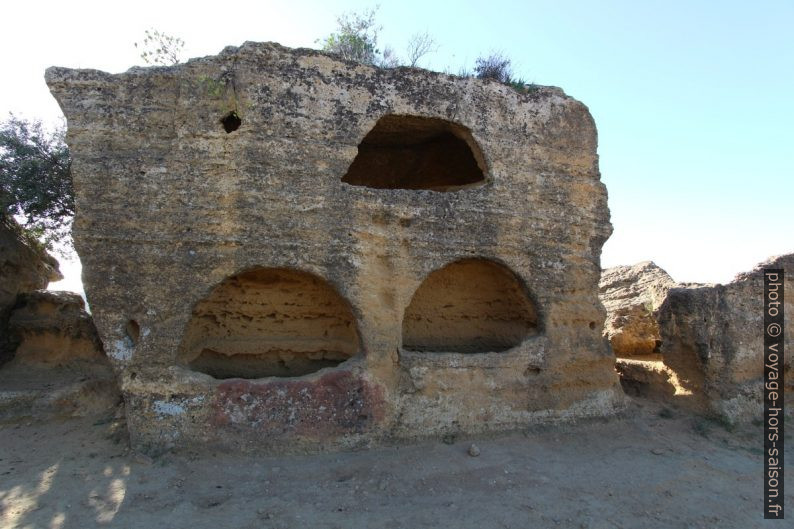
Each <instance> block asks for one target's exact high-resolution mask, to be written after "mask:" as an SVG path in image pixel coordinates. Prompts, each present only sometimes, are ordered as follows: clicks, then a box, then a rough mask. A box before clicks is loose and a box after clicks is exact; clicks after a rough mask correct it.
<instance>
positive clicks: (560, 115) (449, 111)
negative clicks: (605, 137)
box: [46, 43, 623, 450]
mask: <svg viewBox="0 0 794 529" xmlns="http://www.w3.org/2000/svg"><path fill="white" fill-rule="evenodd" d="M46 79H47V83H48V84H49V86H50V89H51V91H52V93H53V94H54V95H55V97H56V99H57V100H58V101H59V103H60V105H61V107H62V109H63V110H64V113H65V114H66V116H67V118H68V123H69V132H68V136H67V141H68V143H69V146H70V149H71V153H72V155H73V157H74V161H73V165H72V168H73V173H74V184H75V191H76V200H77V211H78V216H77V218H76V221H75V228H74V236H75V244H76V247H77V249H78V251H79V253H80V256H81V260H82V262H83V278H84V282H85V288H86V292H87V295H88V299H89V300H90V303H91V307H92V309H93V313H94V317H95V321H96V325H97V328H98V330H99V333H100V336H101V337H102V340H103V342H104V344H105V347H106V350H107V352H108V355H109V356H110V358H111V359H112V361H113V363H114V365H115V367H116V369H117V370H118V372H119V374H120V377H121V380H122V384H123V392H124V396H125V399H126V403H127V412H128V422H129V428H130V431H131V437H132V442H133V444H134V445H135V446H136V447H138V448H140V449H147V448H149V449H152V450H157V449H162V448H167V447H170V446H184V445H190V444H193V443H197V442H202V443H211V444H217V445H222V446H226V447H239V448H246V449H263V448H266V449H278V450H284V449H295V450H299V449H304V448H309V447H310V448H317V447H321V446H322V447H329V446H337V447H339V446H352V445H360V444H362V443H369V442H371V441H373V440H377V439H380V438H384V437H402V438H411V437H416V436H424V435H441V434H446V433H459V432H477V431H484V430H496V429H508V428H515V427H520V426H522V425H526V424H528V423H531V422H536V421H543V420H562V419H570V418H575V417H581V416H588V415H605V414H609V413H612V412H613V411H614V410H615V408H616V407H619V406H620V405H621V404H622V402H623V399H622V394H621V391H620V388H619V385H618V383H617V377H616V375H615V372H614V367H613V357H612V355H611V354H610V353H609V351H608V349H607V347H606V343H605V341H604V340H603V339H602V337H601V328H602V322H603V320H604V311H603V308H602V307H601V305H600V303H599V302H598V298H597V295H598V278H599V275H600V266H599V254H600V251H601V246H602V244H603V242H604V241H605V240H606V238H607V237H608V236H609V234H610V232H611V226H610V224H609V211H608V209H607V205H606V191H605V188H604V185H603V184H602V183H601V182H600V179H599V171H598V159H597V155H596V129H595V125H594V123H593V120H592V118H591V116H590V114H589V112H588V110H587V108H586V107H585V106H584V105H582V104H581V103H579V102H578V101H575V100H574V99H572V98H570V97H568V96H566V95H565V94H564V93H563V92H562V91H561V90H560V89H557V88H552V87H541V88H539V89H538V90H537V91H535V92H533V93H531V94H519V93H517V92H516V91H514V90H513V89H511V88H510V87H508V86H505V85H502V84H499V83H496V82H491V81H482V80H477V79H465V78H458V77H454V76H449V75H444V74H440V73H433V72H428V71H423V70H418V69H411V68H396V69H378V68H372V67H368V66H364V65H360V64H355V63H351V62H344V61H340V60H338V59H337V58H335V57H333V56H331V55H327V54H324V53H320V52H317V51H313V50H290V49H287V48H284V47H281V46H279V45H276V44H255V43H246V44H244V45H243V46H241V47H239V48H227V49H225V50H224V51H223V52H222V53H221V54H220V55H218V56H215V57H207V58H203V59H196V60H191V61H189V62H187V63H186V64H181V65H177V66H173V67H167V68H145V69H144V68H134V69H131V70H129V71H128V72H126V73H123V74H118V75H111V74H107V73H103V72H99V71H95V70H69V69H64V68H50V69H49V70H48V71H47V75H46Z"/></svg>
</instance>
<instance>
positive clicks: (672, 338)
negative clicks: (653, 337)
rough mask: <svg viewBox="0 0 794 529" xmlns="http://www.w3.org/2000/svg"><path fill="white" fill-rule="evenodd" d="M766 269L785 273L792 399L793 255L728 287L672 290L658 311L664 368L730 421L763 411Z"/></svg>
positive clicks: (786, 346)
mask: <svg viewBox="0 0 794 529" xmlns="http://www.w3.org/2000/svg"><path fill="white" fill-rule="evenodd" d="M764 268H782V269H784V270H785V274H786V282H785V291H786V294H787V297H786V305H785V311H786V321H787V325H785V326H784V349H785V355H786V356H785V365H786V378H787V383H788V384H789V386H788V388H787V391H788V395H789V396H790V395H791V394H792V393H791V390H792V389H794V388H792V387H791V383H792V379H791V354H792V352H791V347H792V337H794V326H792V325H790V324H788V322H789V321H790V317H791V316H790V315H791V314H794V296H792V295H790V294H789V293H791V292H794V254H789V255H784V256H781V257H777V258H773V259H770V260H769V261H767V262H765V263H761V264H759V265H758V266H757V267H756V268H755V269H754V270H752V271H750V272H747V273H743V274H740V275H738V276H737V277H736V279H735V280H734V281H732V282H731V283H728V284H727V285H688V286H678V287H675V288H672V289H670V291H669V292H668V294H667V299H666V300H665V302H664V303H663V304H662V306H661V307H660V309H659V313H658V321H659V327H660V331H661V337H662V354H663V357H664V362H665V364H667V365H668V366H669V367H670V368H672V369H673V370H674V371H675V372H676V373H677V374H678V377H679V380H680V381H681V383H682V384H683V386H684V387H685V388H686V389H687V390H689V391H691V392H692V393H693V395H694V396H695V397H696V398H702V399H704V400H705V402H706V404H707V405H708V406H709V408H710V409H711V410H712V411H713V412H715V413H717V414H719V415H721V416H722V417H723V418H724V419H726V420H728V421H731V422H738V421H747V420H752V419H756V418H760V417H761V414H762V411H763V387H762V378H763V368H764V364H763V359H764V356H763V354H764V343H763V317H764V315H763V307H764V305H763V292H764V279H763V269H764Z"/></svg>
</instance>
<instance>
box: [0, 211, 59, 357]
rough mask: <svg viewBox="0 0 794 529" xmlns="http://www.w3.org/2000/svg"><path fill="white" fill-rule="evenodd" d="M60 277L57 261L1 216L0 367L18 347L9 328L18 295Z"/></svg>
mask: <svg viewBox="0 0 794 529" xmlns="http://www.w3.org/2000/svg"><path fill="white" fill-rule="evenodd" d="M62 277H63V276H61V273H60V271H59V270H58V261H56V260H55V259H54V258H53V257H52V256H51V255H49V254H48V253H47V252H46V251H45V250H44V249H42V248H39V247H38V246H36V245H35V244H33V243H31V242H30V241H28V240H27V239H26V238H25V237H24V236H23V235H22V231H21V228H20V227H19V226H18V225H17V224H16V223H15V222H14V221H13V220H12V219H10V218H8V217H6V216H5V215H2V214H0V365H3V364H4V363H6V362H8V361H9V360H10V359H11V358H13V356H14V350H15V349H16V347H17V345H18V341H17V340H16V339H15V338H14V337H13V335H12V334H11V333H10V331H9V328H8V319H9V317H10V316H11V311H12V309H13V308H14V305H15V304H16V302H17V296H18V295H19V294H21V293H23V292H31V291H33V290H37V289H40V288H46V287H47V284H48V283H49V282H50V281H58V280H59V279H62Z"/></svg>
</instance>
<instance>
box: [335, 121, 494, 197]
mask: <svg viewBox="0 0 794 529" xmlns="http://www.w3.org/2000/svg"><path fill="white" fill-rule="evenodd" d="M342 182H345V183H347V184H350V185H356V186H365V187H371V188H375V189H414V190H420V189H426V190H431V191H456V190H459V189H465V188H469V187H473V186H477V185H481V184H483V183H484V182H485V159H484V157H483V155H482V152H481V150H480V148H479V146H478V145H477V143H476V142H475V141H474V138H472V135H471V132H469V130H468V129H466V128H465V127H463V126H461V125H458V124H456V123H452V122H449V121H445V120H443V119H437V118H424V117H419V116H403V115H394V114H390V115H387V116H384V117H382V118H381V119H380V120H378V122H377V123H376V124H375V126H374V127H373V129H372V130H371V131H370V132H369V133H368V134H367V135H366V136H365V137H364V139H363V140H362V141H361V143H360V144H359V146H358V155H357V156H356V158H355V159H354V160H353V163H352V164H351V165H350V168H349V169H348V171H347V174H345V176H344V177H343V178H342Z"/></svg>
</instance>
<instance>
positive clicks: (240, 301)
mask: <svg viewBox="0 0 794 529" xmlns="http://www.w3.org/2000/svg"><path fill="white" fill-rule="evenodd" d="M358 350H359V339H358V333H357V331H356V325H355V320H354V317H353V313H352V311H351V310H350V307H349V305H348V304H347V303H346V301H345V300H344V299H343V298H342V297H341V296H340V295H339V294H337V292H336V291H335V290H334V289H333V288H332V287H331V286H330V285H329V284H328V283H327V282H326V281H324V280H323V279H321V278H319V277H316V276H314V275H312V274H308V273H305V272H299V271H295V270H287V269H280V268H257V269H254V270H249V271H246V272H243V273H240V274H237V275H235V276H232V277H229V278H228V279H226V280H224V281H223V282H222V283H221V284H219V285H218V286H217V287H216V288H215V289H214V290H213V291H212V292H211V293H210V294H209V296H207V297H206V298H205V299H203V300H201V301H200V302H199V303H197V304H196V307H195V308H194V310H193V314H192V317H191V319H190V321H189V323H188V325H187V327H186V330H185V335H184V337H183V339H182V343H181V345H180V348H179V357H180V361H181V363H182V364H186V365H188V366H189V367H190V368H192V369H193V370H195V371H200V372H202V373H206V374H208V375H211V376H213V377H215V378H219V379H223V378H262V377H271V376H273V377H295V376H301V375H306V374H309V373H313V372H315V371H318V370H320V369H323V368H325V367H332V366H336V365H338V364H340V363H341V362H344V361H345V360H347V359H348V358H350V357H352V356H353V355H355V354H356V353H357V352H358Z"/></svg>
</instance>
